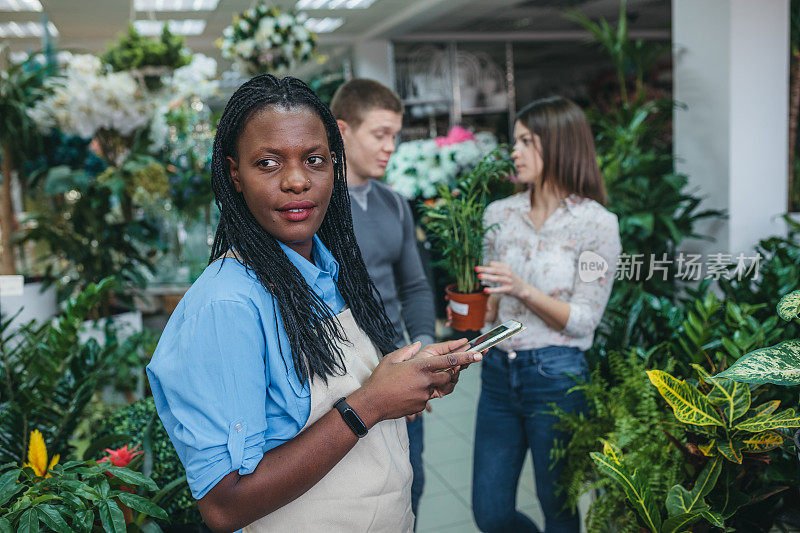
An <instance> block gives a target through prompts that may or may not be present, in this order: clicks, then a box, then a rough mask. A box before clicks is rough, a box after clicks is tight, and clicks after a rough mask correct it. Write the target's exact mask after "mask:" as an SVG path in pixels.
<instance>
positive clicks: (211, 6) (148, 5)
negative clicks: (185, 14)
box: [133, 0, 219, 11]
mask: <svg viewBox="0 0 800 533" xmlns="http://www.w3.org/2000/svg"><path fill="white" fill-rule="evenodd" d="M217 4H219V0H134V2H133V7H134V9H135V10H136V11H214V10H215V9H217Z"/></svg>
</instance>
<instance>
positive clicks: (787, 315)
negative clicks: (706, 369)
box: [716, 290, 800, 385]
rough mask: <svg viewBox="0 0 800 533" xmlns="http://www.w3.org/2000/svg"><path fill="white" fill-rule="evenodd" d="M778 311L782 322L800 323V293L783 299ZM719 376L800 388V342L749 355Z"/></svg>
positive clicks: (791, 340)
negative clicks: (799, 386) (798, 386)
mask: <svg viewBox="0 0 800 533" xmlns="http://www.w3.org/2000/svg"><path fill="white" fill-rule="evenodd" d="M777 310H778V316H780V317H781V318H782V319H784V320H786V321H792V320H793V321H796V322H798V323H800V318H798V317H800V290H796V291H792V292H790V293H789V294H786V295H785V296H784V297H783V298H781V300H780V302H778V306H777ZM716 377H717V378H729V379H732V380H734V381H737V382H741V383H754V384H764V383H773V384H775V385H800V339H790V340H785V341H782V342H780V343H779V344H776V345H774V346H768V347H766V348H760V349H758V350H754V351H752V352H750V353H747V354H745V355H744V356H742V357H741V358H740V359H738V360H737V361H736V362H735V363H734V364H733V365H731V367H730V368H728V369H727V370H725V371H723V372H720V373H719V374H718V375H717V376H716Z"/></svg>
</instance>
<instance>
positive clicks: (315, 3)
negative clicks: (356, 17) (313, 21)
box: [294, 0, 375, 9]
mask: <svg viewBox="0 0 800 533" xmlns="http://www.w3.org/2000/svg"><path fill="white" fill-rule="evenodd" d="M374 3H375V0H297V4H295V6H294V8H295V9H366V8H368V7H369V6H371V5H372V4H374Z"/></svg>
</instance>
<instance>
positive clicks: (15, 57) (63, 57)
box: [8, 50, 72, 64]
mask: <svg viewBox="0 0 800 533" xmlns="http://www.w3.org/2000/svg"><path fill="white" fill-rule="evenodd" d="M8 57H9V59H11V62H12V63H22V62H23V61H27V60H28V59H30V58H31V57H34V58H35V60H36V61H37V62H38V63H44V61H45V56H44V54H43V53H42V52H34V53H33V55H31V54H29V53H28V52H22V51H17V52H11V53H10V54H9V56H8ZM70 59H72V52H67V51H66V50H61V51H60V52H57V53H56V55H55V60H56V62H57V63H60V64H65V63H67V62H68V61H69V60H70Z"/></svg>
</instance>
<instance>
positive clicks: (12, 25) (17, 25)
mask: <svg viewBox="0 0 800 533" xmlns="http://www.w3.org/2000/svg"><path fill="white" fill-rule="evenodd" d="M47 31H49V32H50V35H52V36H53V37H57V36H58V30H57V29H56V27H55V25H54V24H53V23H52V22H48V23H47ZM41 36H42V23H41V22H4V23H2V24H0V37H4V38H5V37H11V38H25V37H41Z"/></svg>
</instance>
